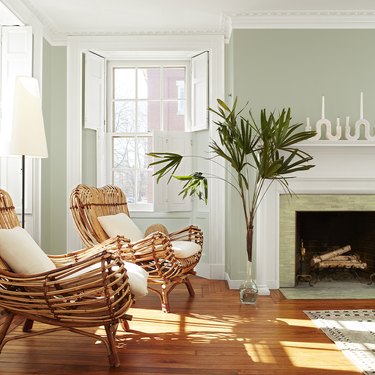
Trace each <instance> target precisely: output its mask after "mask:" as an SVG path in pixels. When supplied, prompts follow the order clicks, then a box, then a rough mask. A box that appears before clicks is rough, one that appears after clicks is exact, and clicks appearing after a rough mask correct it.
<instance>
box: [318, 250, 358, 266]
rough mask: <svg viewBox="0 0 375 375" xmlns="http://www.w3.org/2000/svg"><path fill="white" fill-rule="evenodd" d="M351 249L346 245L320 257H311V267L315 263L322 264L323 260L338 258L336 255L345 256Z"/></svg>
mask: <svg viewBox="0 0 375 375" xmlns="http://www.w3.org/2000/svg"><path fill="white" fill-rule="evenodd" d="M351 249H352V248H351V246H350V245H346V246H344V247H340V248H339V249H337V250H333V251H329V252H327V253H324V254H322V255H319V256H316V257H313V258H312V259H311V265H312V266H315V265H316V264H317V263H320V262H322V261H323V260H328V259H330V258H333V257H335V256H338V255H341V254H345V253H347V252H348V251H350V250H351Z"/></svg>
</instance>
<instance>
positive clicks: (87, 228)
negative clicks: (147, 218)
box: [70, 184, 129, 246]
mask: <svg viewBox="0 0 375 375" xmlns="http://www.w3.org/2000/svg"><path fill="white" fill-rule="evenodd" d="M70 211H71V213H72V216H73V219H74V223H75V225H76V227H77V229H78V232H79V234H80V236H81V239H82V241H83V243H84V244H85V245H86V246H92V245H94V244H96V243H101V242H103V241H104V240H106V239H108V235H107V233H105V231H104V230H103V228H102V227H101V225H100V223H99V221H98V217H99V216H107V215H116V214H119V213H125V214H126V215H128V216H129V210H128V205H127V202H126V196H125V193H124V192H123V191H122V190H121V189H120V188H119V187H117V186H114V185H106V186H103V187H101V188H96V187H92V186H87V185H84V184H80V185H78V186H77V187H76V188H75V189H74V190H73V191H72V193H71V195H70Z"/></svg>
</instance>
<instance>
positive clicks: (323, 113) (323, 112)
mask: <svg viewBox="0 0 375 375" xmlns="http://www.w3.org/2000/svg"><path fill="white" fill-rule="evenodd" d="M324 107H325V103H324V95H323V96H322V120H323V119H324V118H325V108H324Z"/></svg>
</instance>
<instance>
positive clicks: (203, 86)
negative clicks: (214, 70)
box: [191, 51, 209, 131]
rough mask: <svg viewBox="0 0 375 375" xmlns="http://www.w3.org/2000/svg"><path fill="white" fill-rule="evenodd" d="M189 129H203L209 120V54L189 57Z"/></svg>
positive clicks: (204, 53)
mask: <svg viewBox="0 0 375 375" xmlns="http://www.w3.org/2000/svg"><path fill="white" fill-rule="evenodd" d="M191 75H192V77H191V130H192V131H198V130H205V129H207V128H208V122H209V112H208V107H209V100H208V98H209V90H208V88H209V82H208V79H209V54H208V51H205V52H202V53H201V54H199V55H197V56H194V57H192V59H191Z"/></svg>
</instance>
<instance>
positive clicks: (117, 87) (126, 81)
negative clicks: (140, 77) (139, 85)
mask: <svg viewBox="0 0 375 375" xmlns="http://www.w3.org/2000/svg"><path fill="white" fill-rule="evenodd" d="M113 74H114V79H113V81H114V98H115V99H135V69H129V68H115V69H114V73H113Z"/></svg>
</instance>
